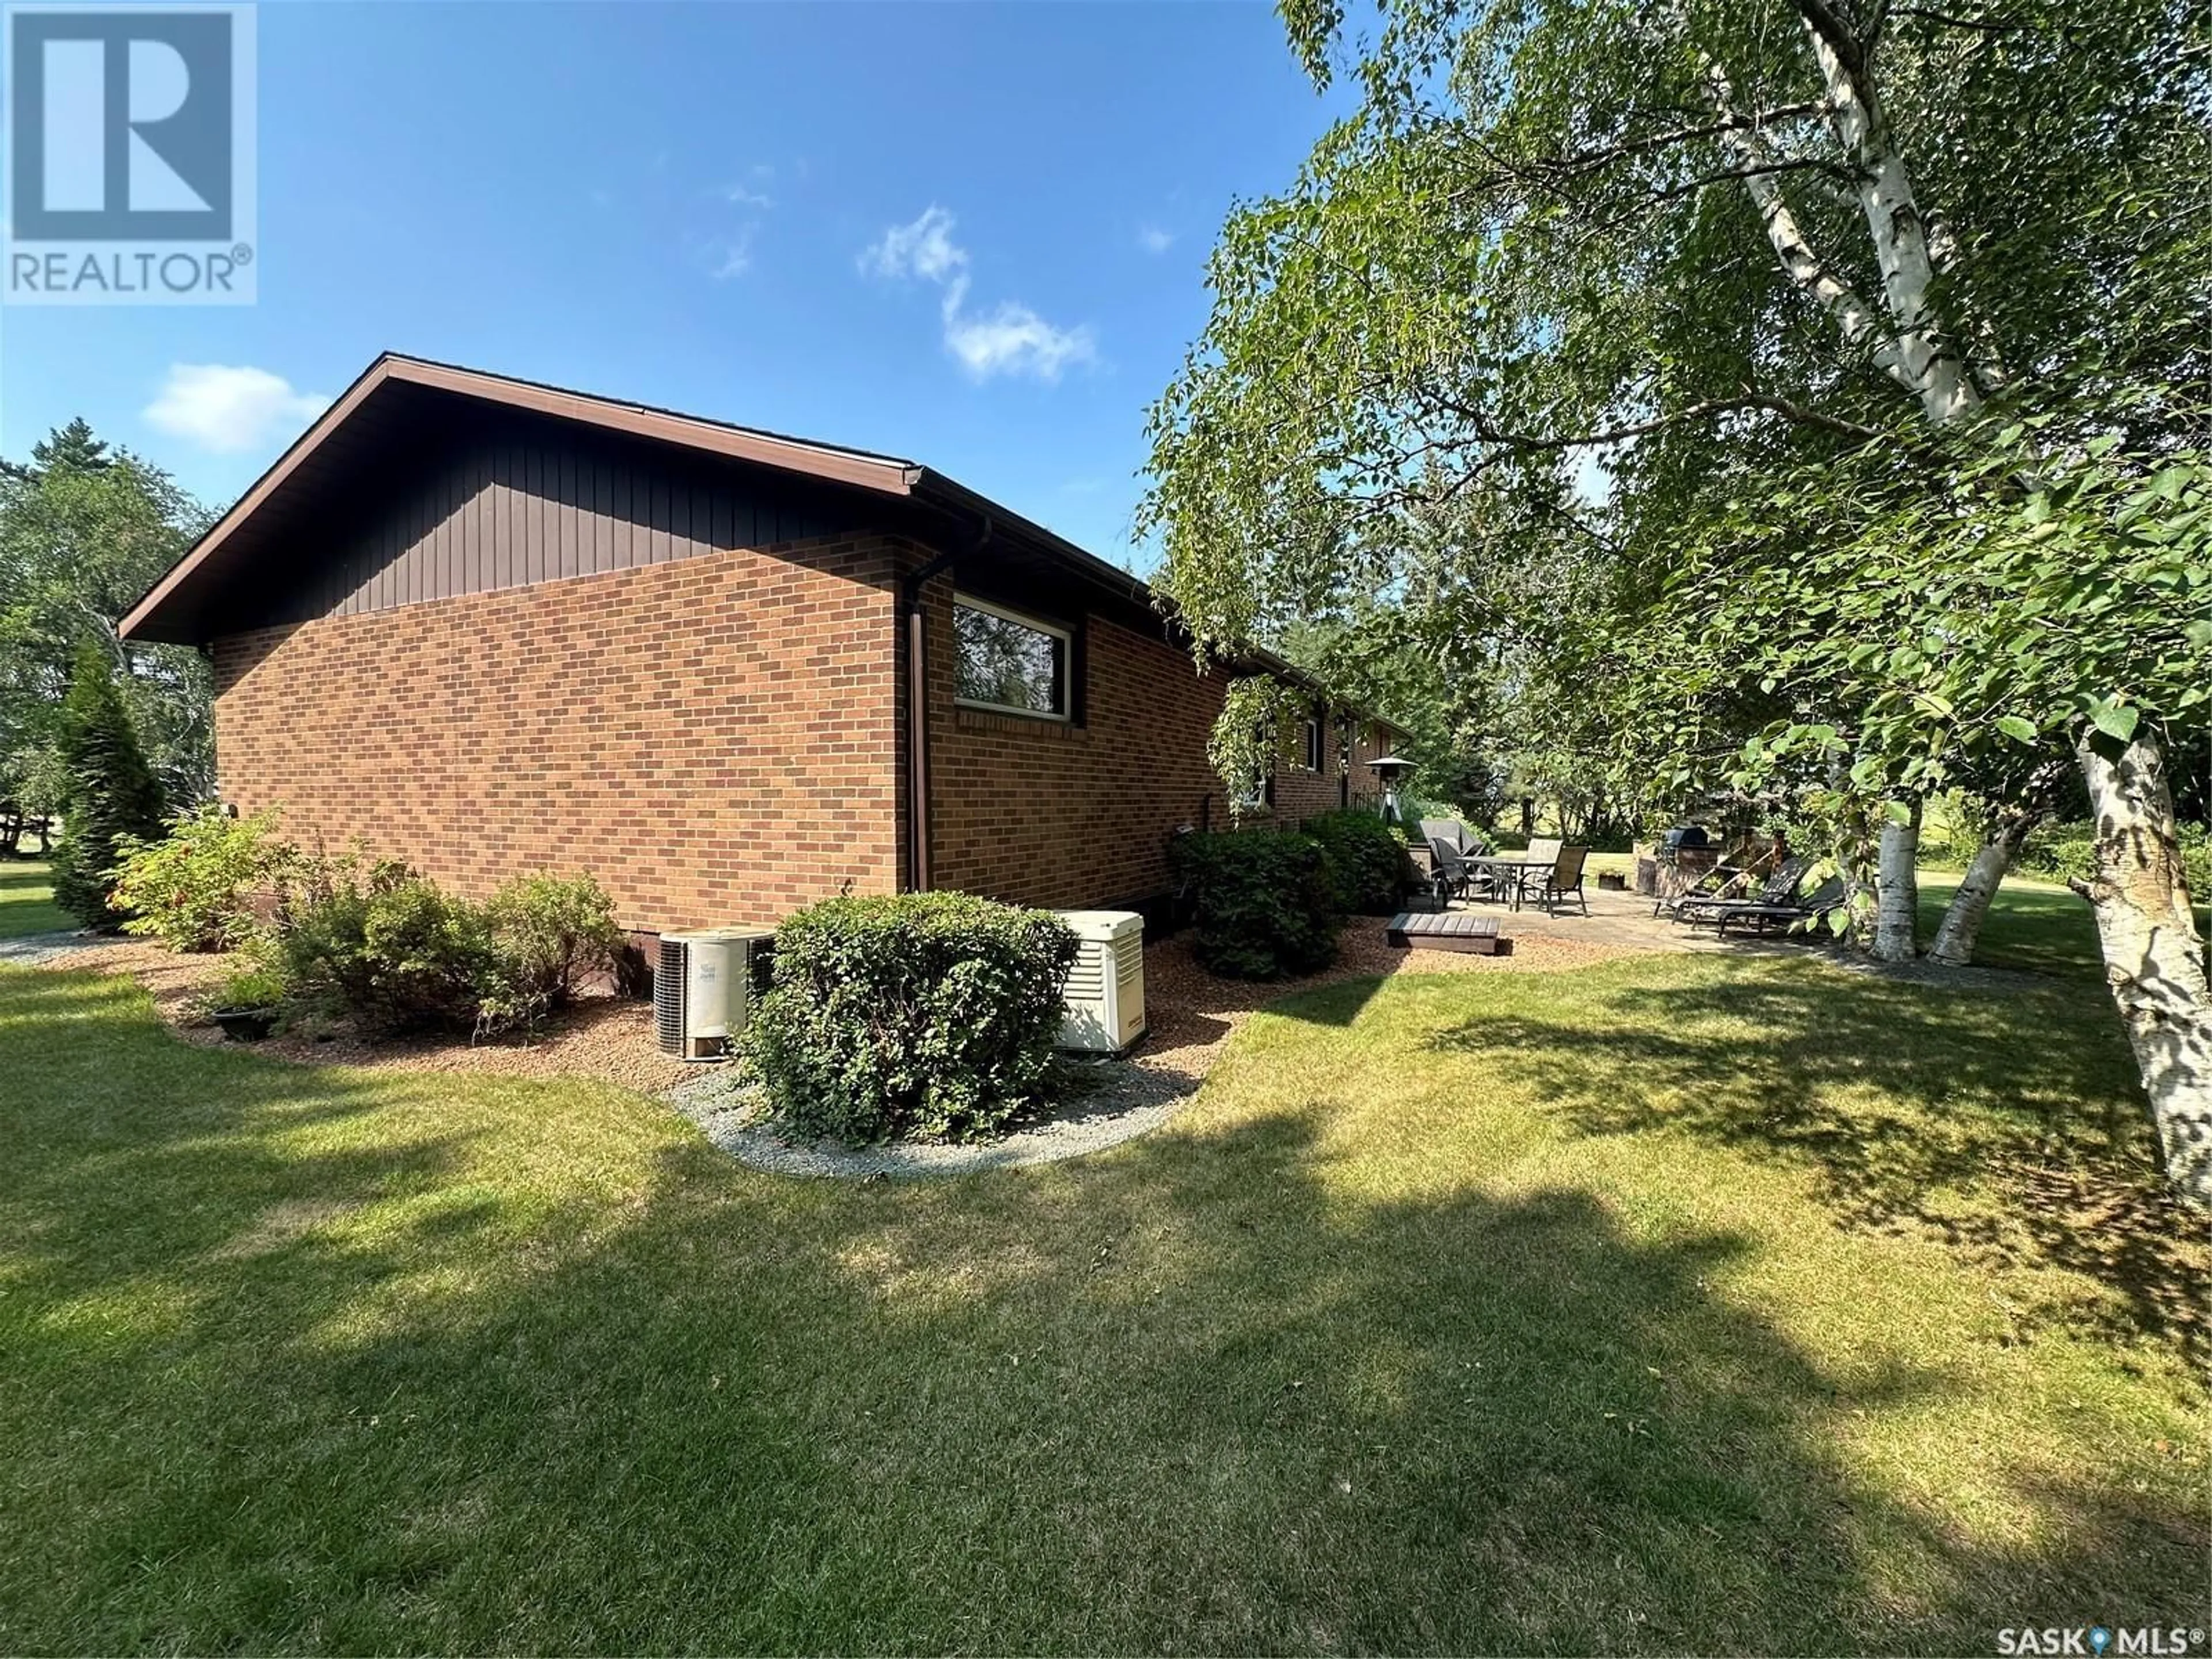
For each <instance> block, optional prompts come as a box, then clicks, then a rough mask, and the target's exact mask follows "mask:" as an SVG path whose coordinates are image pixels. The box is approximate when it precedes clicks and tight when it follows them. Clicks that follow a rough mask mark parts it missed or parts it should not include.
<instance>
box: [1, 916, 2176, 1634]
mask: <svg viewBox="0 0 2212 1659" xmlns="http://www.w3.org/2000/svg"><path fill="white" fill-rule="evenodd" d="M2099 996H2100V994H2098V993H2096V992H2095V991H2094V990H2093V987H2081V986H2078V985H2075V986H2065V985H2062V986H2058V987H2054V988H2053V989H2051V990H2049V991H2036V992H2030V993H2027V994H1962V995H1960V996H1959V997H1957V998H1956V999H1955V1000H1952V1001H1948V1002H1940V1001H1937V1000H1934V999H1932V998H1931V997H1930V996H1929V994H1927V993H1926V992H1924V991H1922V990H1919V989H1917V988H1916V987H1903V986H1898V985H1893V984H1890V983H1887V982H1886V981H1878V980H1875V979H1872V978H1869V977H1867V976H1863V975H1847V974H1842V973H1838V972H1836V971H1834V970H1832V969H1828V968H1826V967H1824V966H1822V965H1821V964H1820V963H1817V962H1814V961H1809V960H1804V961H1801V960H1789V959H1775V958H1758V959H1741V960H1739V959H1729V958H1723V957H1679V958H1665V959H1662V958H1644V959H1639V960H1637V961H1633V962H1630V963H1616V964H1613V965H1612V966H1610V967H1607V968H1605V969H1594V970H1589V971H1586V972H1581V973H1572V974H1551V975H1458V976H1449V977H1441V978H1428V979H1416V978H1407V979H1401V980H1397V981H1389V982H1385V983H1383V984H1382V985H1380V986H1379V987H1378V986H1377V985H1376V984H1375V983H1373V982H1365V983H1356V984H1350V985H1345V986H1340V987H1333V988H1331V989H1328V990H1327V991H1324V992H1322V993H1318V994H1311V995H1309V996H1306V997H1304V998H1302V999H1300V1000H1296V1001H1293V1002H1291V1003H1288V1004H1286V1005H1284V1006H1282V1008H1281V1009H1280V1011H1279V1012H1276V1013H1273V1014H1271V1015H1267V1016H1264V1017H1261V1018H1259V1019H1257V1020H1255V1022H1254V1023H1253V1024H1251V1025H1250V1026H1249V1027H1248V1028H1247V1030H1245V1031H1244V1032H1243V1034H1242V1035H1241V1036H1239V1038H1238V1040H1237V1042H1236V1044H1235V1045H1233V1047H1232V1048H1231V1052H1230V1054H1228V1055H1227V1056H1226V1057H1225V1059H1224V1060H1223V1062H1222V1064H1221V1066H1220V1067H1219V1069H1218V1071H1217V1072H1216V1073H1215V1074H1214V1076H1213V1078H1212V1080H1211V1081H1210V1083H1209V1084H1208V1085H1207V1087H1206V1090H1205V1091H1204V1092H1203V1094H1202V1095H1201V1096H1200V1099H1199V1100H1198V1101H1197V1102H1196V1103H1194V1104H1193V1105H1192V1107H1191V1108H1190V1109H1188V1111H1187V1112H1186V1113H1185V1115H1183V1116H1182V1117H1181V1118H1179V1119H1178V1120H1177V1121H1176V1122H1175V1123H1174V1124H1172V1125H1171V1126H1170V1127H1169V1128H1168V1129H1166V1130H1164V1131H1162V1132H1160V1133H1156V1134H1154V1135H1152V1136H1151V1137H1148V1138H1146V1139H1143V1140H1140V1141H1138V1142H1134V1143H1132V1144H1131V1145H1129V1146H1126V1147H1124V1148H1121V1149H1120V1150H1119V1151H1117V1152H1113V1153H1110V1154H1107V1155H1105V1156H1103V1157H1099V1158H1092V1159H1088V1160H1084V1161H1080V1162H1077V1163H1074V1164H1063V1165H1060V1166H1055V1167H1051V1168H1046V1169H1041V1170H1029V1171H1024V1172H1000V1173H994V1174H988V1175H983V1176H975V1177H972V1178H969V1179H965V1180H963V1181H958V1182H946V1183H938V1184H916V1185H907V1184H895V1183H877V1184H871V1185H851V1184H845V1183H827V1182H824V1183H811V1184H810V1183H804V1182H791V1181H785V1180H778V1179H773V1178H769V1177H767V1176H758V1175H755V1174H753V1173H750V1172H749V1171H747V1170H744V1169H742V1168H741V1167H739V1166H738V1165H736V1164H732V1162H730V1161H728V1160H727V1159H726V1158H724V1157H723V1156H721V1155H720V1153H717V1152H714V1150H713V1149H712V1148H710V1147H709V1146H707V1145H706V1143H705V1142H704V1141H703V1140H702V1139H700V1138H699V1137H698V1136H697V1135H696V1133H694V1132H693V1131H692V1130H691V1129H690V1127H688V1126H687V1125H686V1124H684V1122H683V1121H681V1120H679V1119H678V1118H677V1117H676V1116H675V1115H673V1114H672V1113H671V1112H669V1111H668V1110H666V1109H665V1108H663V1107H661V1106H660V1105H659V1104H657V1103H653V1102H651V1101H648V1100H646V1099H643V1098H641V1097H637V1096H634V1095H629V1094H626V1093H624V1092H623V1091H618V1090H615V1089H611V1088H607V1087H602V1086H598V1085H587V1084H583V1083H566V1084H540V1083H526V1082H520V1081H503V1080H496V1079H481V1078H465V1077H455V1076H450V1075H448V1076H439V1075H428V1074H417V1075H407V1074H392V1073H374V1074H371V1073H357V1072H347V1071H340V1070H318V1069H307V1068H294V1067H288V1066H283V1065H280V1064H276V1063H274V1062H270V1061H264V1060H258V1059H257V1058H256V1057H254V1056H253V1055H252V1054H248V1053H245V1052H240V1051H234V1050H228V1049H220V1050H207V1049H200V1048H189V1047H186V1046H185V1045H182V1044H179V1043H178V1042H175V1041H174V1040H173V1039H172V1038H170V1037H169V1036H167V1035H166V1034H165V1033H164V1031H163V1030H161V1028H160V1026H159V1024H157V1022H156V1021H155V1018H154V1016H153V1015H152V1013H151V1012H150V1010H149V1006H148V1004H147V1002H146V1000H145V999H144V997H143V994H141V993H140V992H139V991H138V990H137V988H136V987H134V986H132V985H131V984H130V983H129V982H128V981H120V980H116V979H108V978H99V977H94V976H93V975H88V974H63V973H55V972H33V971H21V970H15V971H9V970H0V1133H4V1135H5V1138H6V1144H7V1146H8V1147H9V1155H8V1157H7V1158H6V1159H5V1160H4V1162H0V1493H4V1501H0V1650H11V1651H12V1650H71V1651H88V1650H99V1651H119V1650H138V1649H146V1648H160V1649H182V1650H216V1649H224V1650H233V1649H241V1648H242V1649H247V1650H264V1649H282V1650H332V1649H342V1650H366V1649H375V1650H398V1649H406V1650H426V1649H427V1650H451V1649H471V1650H481V1649H491V1648H498V1649H515V1650H556V1649H558V1650H674V1649H695V1650H696V1649H712V1650H761V1649H773V1650H818V1649H824V1648H828V1649H870V1650H887V1649H888V1650H921V1651H936V1650H950V1649H969V1650H974V1649H986V1650H1078V1649H1080V1650H1117V1651H1147V1650H1245V1651H1249V1650H1268V1651H1340V1650H1430V1651H1434V1650H1450V1651H1468V1650H1479V1651H1500V1650H1552V1651H1568V1650H1575V1651H1586V1650H1649V1651H1662V1650H1666V1651H1679V1650H1700V1651H1724V1650H1768V1651H1803V1652H1819V1651H1838V1650H1877V1651H1891V1650H1918V1651H1929V1652H1946V1653H1952V1652H1977V1651H1986V1650H1990V1648H1991V1646H1992V1645H1993V1644H1994V1641H1995V1632H1996V1630H1997V1629H1998V1628H1999V1627H2001V1626H2017V1625H2037V1626H2041V1625H2046V1624H2061V1625H2072V1624H2075V1623H2079V1622H2082V1621H2084V1620H2088V1619H2091V1618H2098V1619H2102V1620H2106V1622H2118V1623H2123V1624H2128V1625H2134V1624H2156V1625H2171V1624H2176V1623H2179V1624H2182V1625H2189V1624H2191V1623H2197V1624H2201V1623H2203V1620H2204V1613H2205V1608H2204V1601H2205V1585H2204V1571H2203V1563H2204V1550H2205V1547H2206V1532H2207V1519H2206V1514H2205V1491H2206V1477H2207V1468H2206V1460H2205V1441H2206V1432H2205V1431H2206V1427H2207V1418H2206V1413H2205V1401H2204V1398H2203V1391H2202V1388H2201V1384H2200V1383H2199V1380H2198V1374H2197V1370H2196V1369H2195V1364H2194V1362H2193V1361H2192V1358H2191V1345H2192V1343H2194V1342H2197V1340H2199V1339H2200V1337H2201V1331H2200V1329H2199V1328H2198V1326H2197V1323H2196V1321H2197V1319H2198V1318H2200V1317H2201V1305H2200V1304H2201V1292H2202V1287H2203V1278H2202V1275H2203V1273H2204V1271H2205V1268H2206V1263H2207V1253H2206V1250H2205V1249H2204V1245H2203V1238H2202V1236H2201V1231H2197V1230H2194V1229H2193V1228H2192V1227H2191V1226H2190V1225H2186V1224H2185V1223H2183V1222H2182V1221H2181V1220H2180V1219H2179V1218H2178V1217H2176V1216H2175V1215H2174V1213H2173V1212H2172V1211H2171V1210H2169V1209H2168V1208H2166V1206H2165V1204H2164V1202H2163V1200H2161V1199H2160V1197H2159V1196H2158V1195H2157V1191H2156V1188H2155V1185H2154V1182H2153V1180H2152V1178H2151V1175H2150V1171H2149V1166H2148V1162H2147V1157H2148V1149H2147V1145H2146V1138H2145V1136H2144V1134H2143V1133H2142V1127H2141V1115H2140V1111H2139V1109H2138V1107H2137V1105H2136V1101H2135V1098H2134V1096H2133V1093H2132V1087H2131V1082H2130V1072H2129V1066H2128V1061H2127V1059H2126V1056H2125V1053H2124V1048H2123V1045H2122V1044H2121V1042H2119V1040H2118V1036H2117V1033H2116V1031H2115V1030H2114V1027H2113V1023H2112V1018H2111V1015H2110V1014H2109V1012H2107V1011H2106V1008H2105V1006H2103V1005H2102V1003H2101V1002H2100V1000H2099ZM2196 1352H2197V1357H2198V1358H2201V1355H2202V1350H2201V1347H2198V1348H2197V1350H2196Z"/></svg>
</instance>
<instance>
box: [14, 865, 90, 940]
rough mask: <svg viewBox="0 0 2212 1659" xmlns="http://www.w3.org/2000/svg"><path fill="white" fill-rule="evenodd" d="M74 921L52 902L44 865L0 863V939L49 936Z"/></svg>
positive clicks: (71, 924)
mask: <svg viewBox="0 0 2212 1659" xmlns="http://www.w3.org/2000/svg"><path fill="white" fill-rule="evenodd" d="M76 925H77V924H76V919H75V918H74V917H72V916H71V915H69V914H68V912H66V911H64V910H63V909H61V908H59V907H58V906H57V905H56V904H55V903H54V902H53V896H52V889H51V888H50V887H49V886H48V885H47V882H46V865H45V864H43V863H40V862H37V861H34V860H27V859H26V860H13V859H6V860H0V939H16V938H20V937H21V935H23V934H25V933H53V932H55V931H57V930H58V929H60V928H64V927H76Z"/></svg>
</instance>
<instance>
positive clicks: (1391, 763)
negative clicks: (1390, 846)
mask: <svg viewBox="0 0 2212 1659" xmlns="http://www.w3.org/2000/svg"><path fill="white" fill-rule="evenodd" d="M1416 764H1417V763H1415V762H1413V761H1409V760H1407V759H1406V758H1405V757H1403V756H1401V755H1377V756H1376V757H1375V758H1374V759H1373V760H1371V761H1370V762H1368V763H1367V769H1368V770H1369V771H1370V772H1372V773H1374V775H1376V777H1377V778H1378V779H1380V780H1381V781H1382V784H1383V823H1404V822H1405V821H1406V815H1405V814H1404V813H1403V812H1401V811H1399V809H1398V792H1399V791H1400V790H1401V789H1403V788H1404V787H1406V779H1407V776H1408V775H1410V774H1411V773H1412V772H1413V768H1414V766H1415V765H1416Z"/></svg>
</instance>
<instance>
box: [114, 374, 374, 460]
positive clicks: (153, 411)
mask: <svg viewBox="0 0 2212 1659" xmlns="http://www.w3.org/2000/svg"><path fill="white" fill-rule="evenodd" d="M330 404H331V400H330V399H329V398H325V397H324V396H323V395H322V394H321V393H320V392H295V391H294V390H293V389H292V383H291V382H290V381H289V380H286V379H285V378H284V377H283V375H281V374H270V372H269V371H268V370H267V369H265V368H249V367H246V366H245V365H243V364H240V365H235V366H234V365H231V364H228V363H172V364H170V365H169V376H168V379H167V380H164V381H163V382H162V383H161V392H159V393H158V394H157V395H156V396H155V398H154V401H153V402H152V403H150V404H147V405H146V409H145V416H146V418H147V419H148V420H149V421H150V422H153V424H154V425H155V426H157V427H159V428H161V430H162V431H164V432H167V433H168V434H170V435H172V436H173V437H179V438H183V439H185V440H188V441H191V442H192V443H196V444H197V445H199V446H200V447H202V448H203V449H211V450H214V451H215V452H216V453H218V454H236V453H240V452H241V451H245V450H252V449H263V448H266V447H270V445H271V444H272V443H273V442H275V441H277V440H279V439H284V440H289V439H290V438H291V437H292V436H293V435H294V429H295V428H298V427H303V426H305V425H307V422H310V421H312V420H313V419H314V418H315V416H318V415H319V414H321V413H322V412H323V411H324V410H325V409H328V408H329V407H330Z"/></svg>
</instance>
